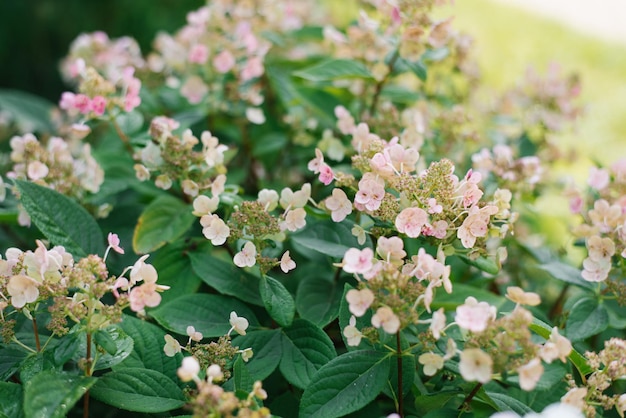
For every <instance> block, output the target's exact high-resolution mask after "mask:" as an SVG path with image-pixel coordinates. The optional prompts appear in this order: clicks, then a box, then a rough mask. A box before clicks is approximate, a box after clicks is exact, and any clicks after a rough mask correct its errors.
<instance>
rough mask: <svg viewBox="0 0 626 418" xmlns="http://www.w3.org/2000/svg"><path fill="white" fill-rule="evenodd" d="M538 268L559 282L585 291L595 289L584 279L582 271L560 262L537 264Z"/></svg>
mask: <svg viewBox="0 0 626 418" xmlns="http://www.w3.org/2000/svg"><path fill="white" fill-rule="evenodd" d="M536 268H538V269H539V270H543V271H545V272H546V273H548V274H549V275H550V276H552V277H553V278H555V279H557V280H561V281H563V282H566V283H571V284H574V285H576V286H579V287H583V288H585V289H593V288H594V285H593V283H590V282H588V281H587V280H585V279H583V277H582V276H581V274H580V270H579V269H577V268H575V267H572V266H570V265H569V264H567V263H563V262H560V261H556V260H555V261H551V262H549V263H545V264H544V263H542V264H537V266H536Z"/></svg>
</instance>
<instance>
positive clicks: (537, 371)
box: [517, 358, 543, 391]
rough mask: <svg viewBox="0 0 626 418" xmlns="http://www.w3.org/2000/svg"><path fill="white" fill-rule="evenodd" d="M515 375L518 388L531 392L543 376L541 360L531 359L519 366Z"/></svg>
mask: <svg viewBox="0 0 626 418" xmlns="http://www.w3.org/2000/svg"><path fill="white" fill-rule="evenodd" d="M517 373H518V375H519V386H520V388H522V390H526V391H530V390H533V389H534V388H535V387H536V386H537V383H538V382H539V379H541V376H542V375H543V365H542V364H541V360H539V359H538V358H534V359H532V360H531V361H529V362H528V363H526V364H524V365H523V366H520V367H519V368H518V369H517Z"/></svg>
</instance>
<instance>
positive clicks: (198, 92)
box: [180, 75, 209, 104]
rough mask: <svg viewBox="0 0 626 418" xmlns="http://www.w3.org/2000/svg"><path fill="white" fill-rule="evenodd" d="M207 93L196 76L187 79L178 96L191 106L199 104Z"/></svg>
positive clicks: (206, 87)
mask: <svg viewBox="0 0 626 418" xmlns="http://www.w3.org/2000/svg"><path fill="white" fill-rule="evenodd" d="M208 92H209V88H208V86H207V85H206V84H204V81H202V79H201V78H200V77H198V76H196V75H194V76H191V77H189V78H188V79H187V81H185V83H184V84H183V85H182V86H181V88H180V94H181V95H182V96H183V97H185V98H186V99H187V101H188V102H189V103H191V104H198V103H200V102H201V101H202V99H203V98H204V96H205V95H206V94H207V93H208Z"/></svg>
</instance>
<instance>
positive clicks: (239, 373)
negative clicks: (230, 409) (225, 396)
mask: <svg viewBox="0 0 626 418" xmlns="http://www.w3.org/2000/svg"><path fill="white" fill-rule="evenodd" d="M233 385H234V389H235V391H243V392H246V393H250V391H252V386H253V385H254V380H253V379H252V376H251V375H250V372H249V371H248V368H247V366H246V363H245V362H244V361H243V358H242V357H241V356H239V357H237V360H235V364H233Z"/></svg>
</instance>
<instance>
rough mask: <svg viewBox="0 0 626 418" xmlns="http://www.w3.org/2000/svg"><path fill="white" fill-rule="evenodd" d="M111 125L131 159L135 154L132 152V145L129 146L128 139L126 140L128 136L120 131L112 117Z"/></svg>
mask: <svg viewBox="0 0 626 418" xmlns="http://www.w3.org/2000/svg"><path fill="white" fill-rule="evenodd" d="M111 123H112V124H113V128H114V129H115V132H116V133H117V136H119V137H120V139H121V140H122V142H123V143H124V148H126V151H128V153H129V154H130V156H131V157H132V156H133V155H134V154H135V151H134V150H133V147H132V145H130V139H129V138H128V135H126V134H125V133H124V132H123V131H122V128H120V125H118V124H117V120H115V118H114V117H112V118H111Z"/></svg>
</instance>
